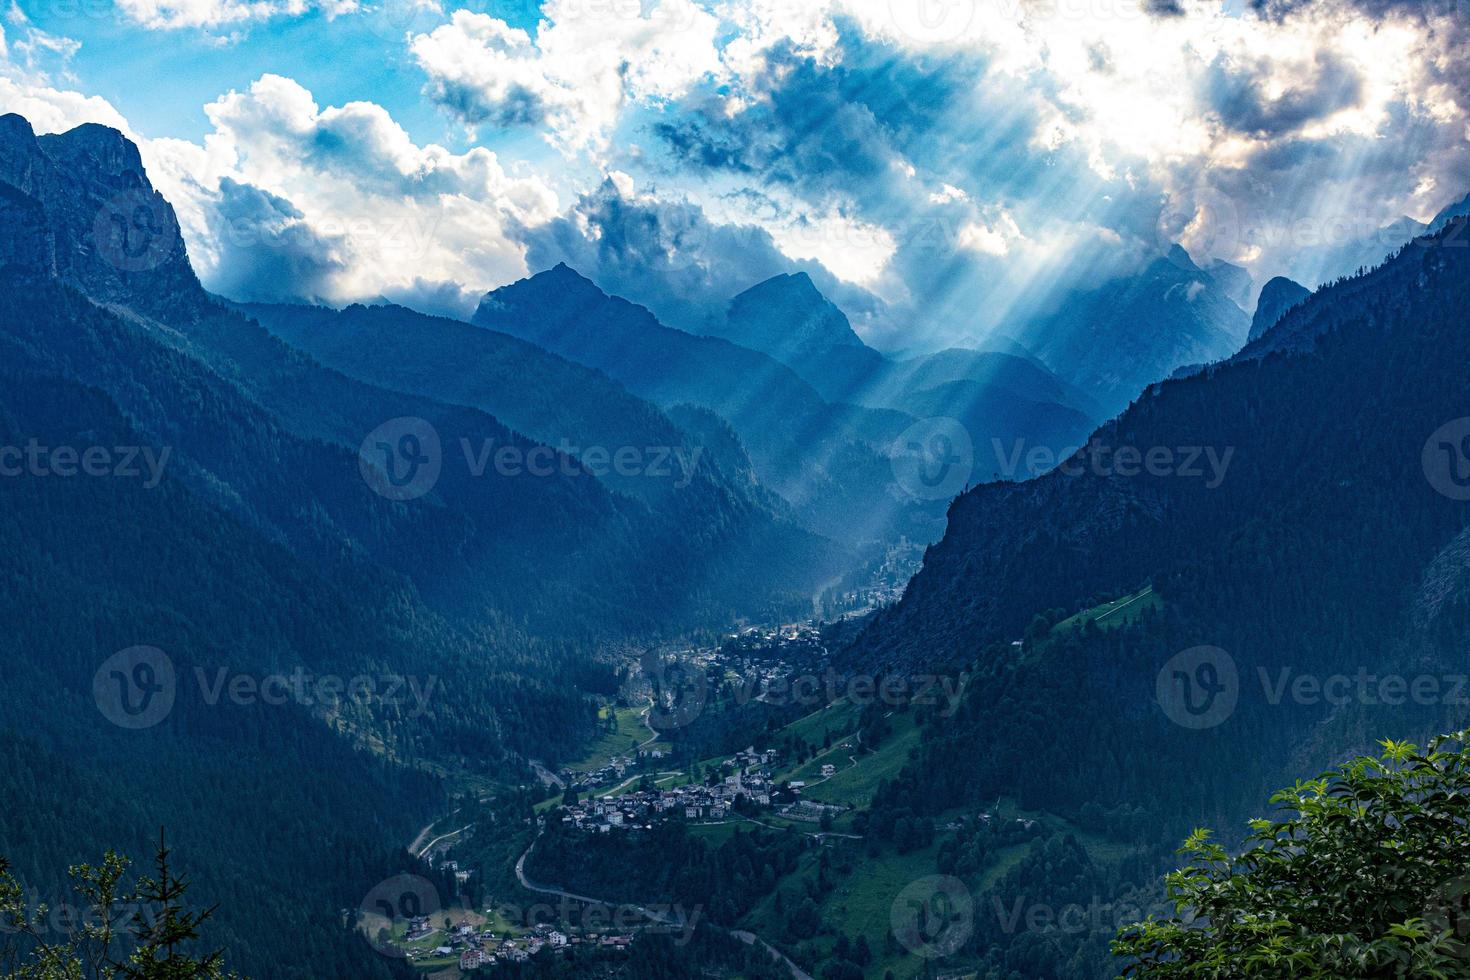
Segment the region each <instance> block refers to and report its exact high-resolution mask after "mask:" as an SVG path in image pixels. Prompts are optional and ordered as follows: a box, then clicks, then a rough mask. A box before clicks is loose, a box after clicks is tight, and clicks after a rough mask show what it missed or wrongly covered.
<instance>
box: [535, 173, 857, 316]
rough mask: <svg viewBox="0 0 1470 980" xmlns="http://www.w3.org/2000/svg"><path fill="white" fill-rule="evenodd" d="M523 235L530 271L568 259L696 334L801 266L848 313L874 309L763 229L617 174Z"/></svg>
mask: <svg viewBox="0 0 1470 980" xmlns="http://www.w3.org/2000/svg"><path fill="white" fill-rule="evenodd" d="M524 234H525V241H526V245H527V264H528V265H529V266H530V268H531V269H532V270H533V271H540V270H542V269H546V268H550V267H551V266H553V265H555V264H556V263H558V262H566V263H567V264H568V265H570V266H572V267H573V268H575V269H577V270H579V271H580V272H582V273H583V274H584V275H586V276H588V277H589V278H591V279H592V280H593V281H594V282H596V283H597V284H598V286H600V287H601V288H602V289H604V290H605V291H607V292H609V293H613V294H615V295H619V296H623V297H624V298H626V299H630V300H632V301H634V302H636V303H639V304H641V305H644V306H647V307H648V308H649V309H651V310H653V312H654V313H655V314H656V315H657V316H658V317H659V319H661V320H662V321H663V322H665V323H667V324H669V325H671V326H674V327H678V328H681V329H684V330H689V331H694V332H698V331H699V330H700V329H701V328H702V327H703V326H704V324H705V323H707V322H708V320H709V318H710V317H712V316H718V315H720V314H722V313H723V312H724V310H725V306H726V304H727V303H728V302H729V301H730V299H731V298H733V297H734V296H735V295H736V294H737V293H740V292H743V291H744V290H746V289H748V288H749V287H751V286H753V285H755V284H756V283H758V282H760V281H762V280H765V279H769V278H770V277H772V276H775V275H778V274H781V273H789V272H796V271H801V270H806V271H808V272H809V273H811V274H812V277H813V279H814V280H815V281H816V283H817V286H818V288H820V289H822V291H823V292H825V293H826V294H827V295H828V296H831V297H833V298H834V299H836V300H838V301H839V302H840V303H841V304H842V305H843V307H844V309H846V310H847V311H848V312H849V313H850V314H857V315H860V316H861V315H863V314H865V313H870V312H871V311H872V310H873V309H874V308H875V307H876V306H877V305H879V303H878V300H877V299H876V298H875V297H874V296H873V295H872V294H870V293H868V292H866V291H865V290H863V289H861V288H859V287H853V286H849V285H847V284H844V283H842V282H841V281H840V280H838V279H837V278H836V277H835V276H833V275H832V274H831V273H830V272H829V271H827V269H826V268H824V267H823V266H821V265H819V264H817V263H814V262H810V261H807V262H803V261H800V260H797V259H794V258H792V257H791V256H790V255H789V254H787V253H786V252H785V251H783V250H782V249H781V248H779V247H778V246H777V243H776V241H775V239H774V238H773V237H772V236H771V234H770V233H769V232H768V231H766V230H765V229H763V228H759V227H756V226H754V225H739V224H727V223H721V222H717V221H712V220H711V219H710V218H709V216H708V215H707V214H706V213H705V212H704V210H703V208H701V207H700V206H699V205H697V204H693V203H691V202H689V201H687V200H665V199H661V198H660V197H658V196H656V195H654V194H642V193H639V192H638V191H637V190H636V189H635V188H634V186H633V183H632V181H631V179H630V178H628V177H627V176H626V175H624V174H614V175H612V176H610V177H609V178H608V179H607V180H606V181H604V182H603V183H602V184H601V185H600V186H599V187H597V188H596V189H595V190H593V191H591V192H589V193H587V194H584V195H582V196H581V197H580V198H579V199H578V200H577V201H576V202H575V204H573V206H572V207H571V209H570V210H569V211H568V213H567V214H565V215H562V216H559V217H557V218H555V219H554V220H552V221H549V222H547V223H545V224H543V225H540V226H538V227H534V228H529V229H527V230H526V231H525V233H524Z"/></svg>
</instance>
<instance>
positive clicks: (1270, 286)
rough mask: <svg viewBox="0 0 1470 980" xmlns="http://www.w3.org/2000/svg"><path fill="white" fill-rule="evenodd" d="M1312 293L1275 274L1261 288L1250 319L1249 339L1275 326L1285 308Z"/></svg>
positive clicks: (1289, 307) (1253, 338)
mask: <svg viewBox="0 0 1470 980" xmlns="http://www.w3.org/2000/svg"><path fill="white" fill-rule="evenodd" d="M1310 295H1312V291H1311V290H1310V289H1308V288H1307V287H1306V286H1303V285H1301V284H1300V283H1297V282H1293V281H1292V280H1290V279H1288V278H1286V277H1285V276H1277V277H1276V278H1274V279H1272V280H1271V281H1270V282H1268V283H1266V285H1265V286H1263V287H1262V288H1261V296H1260V298H1259V299H1258V300H1257V301H1256V313H1255V316H1254V317H1253V318H1252V320H1251V332H1250V339H1251V340H1256V339H1257V338H1259V337H1260V336H1261V335H1262V334H1264V333H1265V332H1266V331H1267V330H1270V329H1271V328H1272V327H1274V326H1276V324H1277V322H1278V321H1279V320H1280V319H1281V317H1282V316H1283V315H1284V314H1285V313H1286V311H1287V310H1289V309H1291V308H1292V307H1293V306H1296V305H1297V304H1298V303H1300V302H1301V301H1302V300H1304V299H1306V298H1307V297H1308V296H1310Z"/></svg>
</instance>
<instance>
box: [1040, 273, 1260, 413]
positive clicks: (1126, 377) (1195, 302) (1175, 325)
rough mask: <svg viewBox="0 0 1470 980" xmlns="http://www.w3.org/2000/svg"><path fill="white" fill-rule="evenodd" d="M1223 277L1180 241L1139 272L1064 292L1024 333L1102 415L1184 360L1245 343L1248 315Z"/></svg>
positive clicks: (1204, 360) (1218, 354) (1225, 352)
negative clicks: (1090, 287)
mask: <svg viewBox="0 0 1470 980" xmlns="http://www.w3.org/2000/svg"><path fill="white" fill-rule="evenodd" d="M1230 288H1231V281H1230V280H1228V279H1227V280H1226V281H1225V283H1223V284H1222V282H1221V281H1220V280H1217V279H1216V278H1215V276H1214V275H1212V274H1211V273H1209V272H1207V271H1205V270H1203V269H1201V268H1199V266H1197V265H1195V263H1194V262H1193V260H1192V259H1190V257H1189V256H1188V254H1187V253H1185V252H1184V250H1183V249H1182V248H1179V247H1178V246H1177V245H1176V246H1175V247H1174V250H1173V251H1172V252H1171V253H1170V255H1168V256H1166V257H1160V258H1158V259H1155V260H1154V261H1153V262H1151V263H1149V264H1148V265H1147V266H1146V267H1145V268H1144V269H1142V270H1141V271H1140V272H1138V273H1136V274H1134V275H1131V276H1126V277H1122V278H1118V279H1114V280H1111V281H1109V282H1107V283H1104V284H1103V285H1102V286H1100V287H1098V288H1096V289H1093V290H1089V291H1085V292H1075V293H1072V294H1069V295H1067V296H1065V297H1064V298H1063V299H1062V300H1061V302H1060V304H1059V305H1058V306H1057V308H1056V309H1055V310H1054V311H1053V312H1051V313H1049V314H1046V315H1043V316H1038V317H1034V318H1033V319H1032V320H1031V321H1029V322H1028V323H1027V324H1026V325H1025V327H1024V328H1023V329H1022V330H1021V332H1020V339H1021V341H1022V342H1023V343H1025V344H1026V345H1027V346H1028V347H1030V348H1031V349H1032V350H1033V351H1035V353H1036V355H1037V356H1038V357H1039V358H1040V359H1041V360H1042V361H1043V362H1045V363H1046V365H1047V367H1049V368H1050V369H1051V370H1053V371H1055V372H1056V373H1057V374H1058V375H1060V376H1061V377H1063V378H1066V379H1067V380H1068V381H1070V382H1072V383H1073V384H1076V385H1077V386H1078V387H1080V388H1081V389H1082V390H1084V391H1086V392H1087V393H1088V394H1089V395H1090V396H1091V397H1092V398H1094V399H1095V400H1096V401H1097V402H1098V403H1099V404H1100V405H1101V407H1102V410H1103V412H1104V417H1106V416H1108V415H1113V414H1116V413H1117V412H1119V411H1121V410H1122V409H1123V408H1125V407H1127V405H1128V404H1129V402H1131V401H1132V400H1133V399H1134V398H1136V397H1138V395H1139V393H1140V392H1142V391H1143V390H1144V388H1146V387H1148V386H1149V385H1150V384H1153V383H1154V382H1156V381H1162V380H1163V379H1165V378H1167V377H1169V376H1170V375H1171V374H1172V373H1173V372H1174V371H1175V370H1177V369H1178V368H1180V367H1183V366H1185V365H1192V364H1209V363H1212V362H1215V361H1219V360H1222V359H1224V358H1226V357H1229V356H1230V355H1231V354H1234V353H1235V352H1236V351H1237V350H1239V349H1240V348H1241V346H1242V345H1243V344H1244V343H1245V341H1246V337H1247V334H1248V333H1249V329H1250V320H1249V317H1247V316H1246V314H1245V312H1244V311H1243V310H1242V309H1241V308H1240V307H1239V306H1237V305H1236V304H1235V302H1234V301H1233V300H1231V299H1230V296H1229V292H1230Z"/></svg>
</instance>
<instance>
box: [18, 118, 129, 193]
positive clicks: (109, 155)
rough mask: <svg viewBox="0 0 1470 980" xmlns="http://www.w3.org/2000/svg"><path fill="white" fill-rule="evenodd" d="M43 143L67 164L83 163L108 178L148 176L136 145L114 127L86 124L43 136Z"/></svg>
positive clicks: (46, 148)
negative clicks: (145, 174) (130, 175)
mask: <svg viewBox="0 0 1470 980" xmlns="http://www.w3.org/2000/svg"><path fill="white" fill-rule="evenodd" d="M40 143H41V146H42V148H43V149H45V151H46V153H47V155H48V156H50V157H51V158H52V159H53V160H56V161H57V162H58V163H62V164H63V165H64V166H73V165H76V166H82V167H85V168H86V169H87V171H88V172H90V173H92V174H98V175H102V176H106V177H120V176H122V175H124V174H133V175H136V176H137V177H138V178H140V179H142V180H146V179H147V178H146V177H145V176H144V171H143V157H142V155H141V154H139V152H138V146H137V144H136V143H134V142H133V141H132V140H130V139H128V138H127V137H126V136H124V135H123V134H122V133H121V132H119V131H118V130H116V129H113V128H112V127H111V126H103V125H100V124H98V123H83V124H82V125H80V126H77V127H76V128H75V129H69V130H67V131H66V132H64V133H52V134H48V135H46V136H42V137H41V138H40Z"/></svg>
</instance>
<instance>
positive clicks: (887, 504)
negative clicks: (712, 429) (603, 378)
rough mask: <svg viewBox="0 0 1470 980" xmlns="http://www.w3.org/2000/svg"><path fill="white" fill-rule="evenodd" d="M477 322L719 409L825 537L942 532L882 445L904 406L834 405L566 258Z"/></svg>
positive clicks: (632, 386) (627, 381) (766, 475)
mask: <svg viewBox="0 0 1470 980" xmlns="http://www.w3.org/2000/svg"><path fill="white" fill-rule="evenodd" d="M473 322H474V323H475V324H476V325H478V326H481V327H485V328H488V329H491V330H495V331H498V332H501V333H504V334H509V335H510V336H513V337H518V338H520V339H522V340H525V341H529V342H530V343H532V344H535V345H537V346H538V347H541V348H543V349H545V350H548V351H551V352H552V353H555V354H558V355H560V356H562V357H565V358H568V359H570V360H574V361H577V362H579V363H581V364H583V365H586V366H588V367H591V368H595V369H597V370H599V371H602V372H604V373H605V374H607V375H608V376H610V377H611V378H612V379H613V380H615V381H617V382H619V383H620V384H622V385H623V386H624V387H626V388H627V389H628V390H629V391H631V392H632V393H633V394H635V395H638V396H640V397H642V398H646V399H648V400H649V401H651V402H653V403H654V404H656V405H659V406H662V407H669V406H673V405H679V404H689V405H696V406H699V407H702V408H706V409H709V410H710V411H713V412H715V413H716V414H717V415H719V416H720V417H722V418H724V419H725V420H726V421H728V422H729V423H730V425H731V426H732V427H733V428H734V430H735V432H736V433H737V434H738V435H739V437H740V439H741V441H742V442H743V443H744V445H745V447H746V449H747V450H748V451H749V453H750V457H751V459H752V460H753V461H754V464H755V470H756V473H757V474H758V476H759V478H760V479H761V481H762V482H763V483H764V484H765V485H766V486H768V487H770V488H771V489H772V490H773V491H775V492H776V493H777V494H779V495H780V496H781V497H782V498H783V499H785V500H786V501H787V502H789V503H790V505H791V506H792V508H793V510H794V512H795V513H796V514H797V515H799V516H800V517H801V519H802V520H804V521H805V522H806V523H807V524H808V525H809V526H810V527H812V529H813V530H815V531H817V532H818V533H821V534H825V535H828V536H830V537H833V538H836V539H838V540H841V541H844V542H847V543H851V544H857V543H861V542H865V541H872V540H875V539H889V538H896V537H897V536H898V535H899V534H909V535H910V536H911V537H915V538H919V539H923V540H928V539H930V538H932V537H934V536H937V528H936V527H935V523H934V522H935V521H936V519H937V517H938V515H939V510H938V508H936V507H935V506H934V502H933V501H923V500H920V501H914V500H909V499H905V498H903V496H902V493H901V491H900V492H899V493H898V494H897V495H896V494H895V487H894V478H893V472H892V467H891V466H890V464H889V461H888V458H887V455H886V454H885V451H886V448H887V447H888V446H889V445H890V444H891V443H892V442H893V440H894V439H896V438H897V437H898V435H899V434H900V433H902V432H903V431H904V430H905V429H906V428H907V427H908V426H910V425H912V424H913V421H914V419H913V418H912V417H911V416H909V415H907V414H905V413H903V412H899V411H894V410H887V409H873V408H866V407H861V406H854V405H843V404H831V403H829V402H827V401H826V400H824V399H823V398H822V396H821V394H820V393H819V392H818V391H817V390H816V389H815V388H813V387H812V386H811V385H810V384H808V383H807V382H805V381H804V380H802V378H801V377H800V376H799V375H798V374H797V373H796V372H795V371H793V370H792V369H791V368H789V367H787V366H786V365H785V364H782V363H781V362H780V361H778V360H776V359H775V358H773V357H771V356H770V355H768V354H764V353H762V352H760V351H755V350H751V349H749V348H747V347H741V346H739V345H737V344H733V343H731V342H730V341H728V340H724V339H722V338H718V337H706V336H697V335H694V334H688V333H684V332H683V331H680V330H674V329H671V328H669V327H666V326H664V325H663V324H661V323H660V322H659V321H658V320H657V319H656V318H655V317H654V316H653V314H652V313H650V312H649V311H648V310H647V309H645V308H643V307H641V306H636V305H634V304H632V303H629V302H628V301H626V300H623V299H620V298H618V297H613V296H608V295H607V294H605V293H603V292H602V291H601V290H600V289H598V288H597V287H596V286H595V285H594V284H593V283H592V282H591V281H589V280H588V279H586V278H584V277H583V276H581V275H579V274H577V273H576V272H575V271H573V270H572V269H571V268H569V267H568V266H566V265H558V266H556V267H555V268H553V269H549V270H547V271H545V272H542V273H539V274H537V275H535V276H532V277H531V278H529V279H524V280H521V281H520V282H516V283H512V284H510V285H508V286H505V287H503V288H501V289H497V290H495V291H493V292H491V293H489V294H488V295H487V296H485V298H484V299H483V300H482V301H481V303H480V306H479V309H478V310H477V311H476V313H475V316H474V318H473ZM854 514H864V515H870V516H869V518H868V519H866V520H861V521H854V520H853V515H854Z"/></svg>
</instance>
